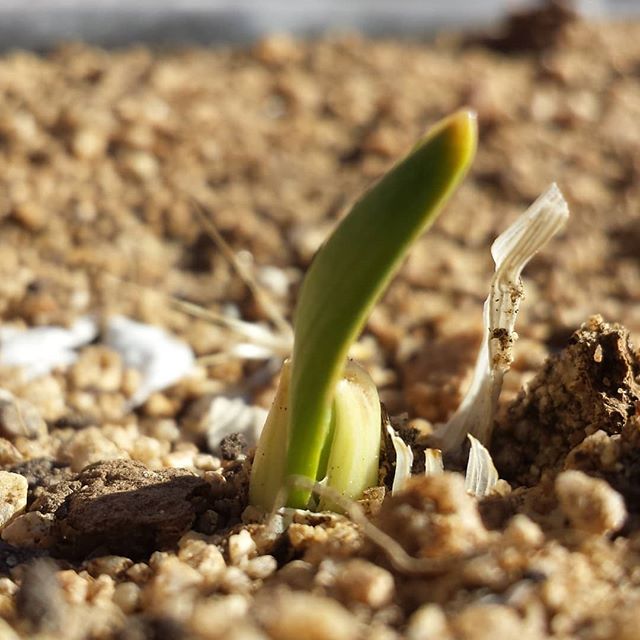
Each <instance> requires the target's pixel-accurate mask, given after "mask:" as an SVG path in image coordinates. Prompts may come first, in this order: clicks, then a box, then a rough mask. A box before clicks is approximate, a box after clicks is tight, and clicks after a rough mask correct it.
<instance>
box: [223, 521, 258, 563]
mask: <svg viewBox="0 0 640 640" xmlns="http://www.w3.org/2000/svg"><path fill="white" fill-rule="evenodd" d="M256 552H257V549H256V543H255V542H254V541H253V538H252V537H251V534H250V533H249V532H248V531H247V530H246V529H242V531H240V532H239V533H236V534H234V535H232V536H230V537H229V560H230V561H231V564H233V565H235V566H241V565H243V564H245V563H246V562H247V561H248V560H249V558H250V557H253V556H255V554H256Z"/></svg>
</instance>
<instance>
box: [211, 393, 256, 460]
mask: <svg viewBox="0 0 640 640" xmlns="http://www.w3.org/2000/svg"><path fill="white" fill-rule="evenodd" d="M266 419H267V410H266V409H263V408H262V407H255V406H252V405H249V404H247V402H245V400H244V399H243V398H240V397H235V398H231V397H228V396H217V397H216V398H214V399H213V400H212V402H211V404H210V405H209V410H208V412H207V417H206V421H207V445H208V447H209V451H211V452H212V453H217V451H218V447H219V445H220V442H221V441H222V439H223V438H226V437H227V436H229V435H231V434H232V433H241V434H242V435H243V436H244V437H245V438H246V441H247V444H248V445H249V446H254V445H255V443H256V442H257V441H258V436H259V435H260V432H261V431H262V427H263V426H264V423H265V420H266Z"/></svg>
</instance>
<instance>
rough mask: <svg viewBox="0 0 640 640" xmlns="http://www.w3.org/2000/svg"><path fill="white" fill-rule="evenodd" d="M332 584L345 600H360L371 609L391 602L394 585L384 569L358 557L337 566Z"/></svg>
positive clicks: (391, 577) (390, 576)
mask: <svg viewBox="0 0 640 640" xmlns="http://www.w3.org/2000/svg"><path fill="white" fill-rule="evenodd" d="M334 584H335V586H336V588H337V589H338V590H339V592H340V594H341V595H342V596H343V597H344V598H345V599H346V600H347V601H351V602H361V603H362V604H366V605H367V606H368V607H371V608H372V609H379V608H380V607H383V606H384V605H386V604H388V603H389V602H391V600H392V598H393V593H394V586H395V585H394V581H393V576H392V575H391V574H390V573H389V572H388V571H387V570H386V569H383V568H382V567H378V566H376V565H375V564H372V563H371V562H368V561H367V560H361V559H359V558H356V559H354V560H348V561H347V562H345V563H343V564H341V565H340V566H339V567H338V569H337V572H336V575H335V582H334Z"/></svg>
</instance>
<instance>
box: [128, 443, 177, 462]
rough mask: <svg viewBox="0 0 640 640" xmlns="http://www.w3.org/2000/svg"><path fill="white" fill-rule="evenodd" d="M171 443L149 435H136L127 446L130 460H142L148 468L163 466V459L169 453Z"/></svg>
mask: <svg viewBox="0 0 640 640" xmlns="http://www.w3.org/2000/svg"><path fill="white" fill-rule="evenodd" d="M170 447H171V444H170V443H169V442H161V441H160V440H157V439H156V438H150V437H149V436H138V437H137V438H136V439H135V440H134V441H133V442H132V443H131V444H130V446H129V447H128V448H127V453H128V454H129V456H130V457H131V459H132V460H137V461H138V462H142V464H144V465H145V466H146V467H148V468H149V469H162V468H164V466H165V465H164V464H163V459H164V458H165V457H166V456H167V455H168V454H169V449H170Z"/></svg>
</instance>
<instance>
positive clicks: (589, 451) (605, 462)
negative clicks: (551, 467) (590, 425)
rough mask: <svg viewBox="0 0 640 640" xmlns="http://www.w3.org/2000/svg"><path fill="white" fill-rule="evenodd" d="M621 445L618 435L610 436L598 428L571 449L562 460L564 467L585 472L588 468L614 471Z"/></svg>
mask: <svg viewBox="0 0 640 640" xmlns="http://www.w3.org/2000/svg"><path fill="white" fill-rule="evenodd" d="M621 445H622V442H621V439H620V436H619V435H613V436H610V435H609V434H608V433H606V432H604V431H602V430H598V431H596V432H594V433H592V434H591V435H589V436H587V437H586V438H585V439H584V440H583V441H582V442H580V444H578V445H577V446H575V447H574V448H573V449H571V451H570V452H569V454H568V455H567V458H566V460H565V462H564V466H565V469H577V470H579V471H585V472H588V471H589V470H590V469H591V470H595V469H599V470H603V471H605V470H607V471H614V470H615V467H616V464H617V462H618V459H619V457H620V452H621V449H622V446H621Z"/></svg>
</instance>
